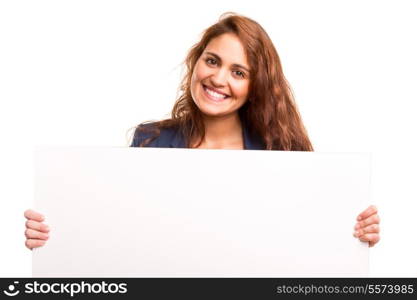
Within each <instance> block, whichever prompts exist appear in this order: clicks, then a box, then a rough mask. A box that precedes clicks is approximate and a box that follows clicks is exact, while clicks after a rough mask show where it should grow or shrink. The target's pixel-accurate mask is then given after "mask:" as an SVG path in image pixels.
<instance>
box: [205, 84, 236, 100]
mask: <svg viewBox="0 0 417 300" xmlns="http://www.w3.org/2000/svg"><path fill="white" fill-rule="evenodd" d="M203 90H204V92H205V94H206V95H207V96H208V97H209V98H210V99H211V100H213V101H223V100H225V99H227V98H230V96H229V95H227V94H224V93H219V92H218V91H214V90H213V89H212V88H210V87H208V86H206V85H204V84H203Z"/></svg>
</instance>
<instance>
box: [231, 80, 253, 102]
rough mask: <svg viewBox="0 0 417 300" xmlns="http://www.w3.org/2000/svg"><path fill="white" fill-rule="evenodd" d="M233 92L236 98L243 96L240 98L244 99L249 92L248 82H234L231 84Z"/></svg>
mask: <svg viewBox="0 0 417 300" xmlns="http://www.w3.org/2000/svg"><path fill="white" fill-rule="evenodd" d="M232 90H233V93H234V94H235V96H236V97H237V98H243V99H242V100H246V98H247V97H248V93H249V83H248V82H246V81H245V82H236V83H235V84H233V85H232Z"/></svg>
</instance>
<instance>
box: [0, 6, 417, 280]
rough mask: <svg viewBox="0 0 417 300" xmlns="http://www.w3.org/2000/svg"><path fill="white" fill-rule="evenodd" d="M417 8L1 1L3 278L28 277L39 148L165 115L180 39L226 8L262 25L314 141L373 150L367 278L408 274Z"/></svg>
mask: <svg viewBox="0 0 417 300" xmlns="http://www.w3.org/2000/svg"><path fill="white" fill-rule="evenodd" d="M414 6H415V3H414V1H411V0H410V1H330V0H329V1H289V0H288V1H266V0H265V1H242V0H239V1H217V0H216V1H214V0H212V1H208V2H202V1H148V2H143V1H86V0H83V1H2V2H0V103H1V104H0V105H1V106H0V143H1V144H0V151H1V155H0V182H1V188H0V228H1V244H0V245H1V247H0V276H10V277H15V276H30V275H31V252H30V251H29V250H27V249H26V248H25V247H24V239H25V238H24V235H23V232H24V221H25V220H24V218H23V211H24V210H25V209H27V208H30V207H31V206H32V204H33V150H34V147H35V146H40V145H79V146H125V145H128V137H129V133H128V129H129V128H131V127H133V126H135V125H136V124H138V123H139V122H142V121H145V120H151V119H159V118H162V117H164V116H165V115H166V114H168V113H169V112H170V109H171V107H172V105H173V103H174V101H175V97H176V93H177V87H178V85H179V81H180V74H181V62H182V61H183V59H184V58H185V55H186V53H187V51H188V49H189V48H190V47H191V46H192V44H193V43H194V42H196V41H198V38H199V34H200V33H201V32H202V31H203V30H204V29H205V28H207V27H208V26H210V25H211V24H213V23H215V22H216V20H217V19H218V17H219V16H220V14H221V13H223V12H226V11H235V12H238V13H241V14H243V15H246V16H248V17H251V18H253V19H255V20H256V21H258V22H259V23H260V24H261V25H262V26H263V27H264V28H265V30H266V31H267V32H268V33H269V35H270V37H271V39H272V40H273V42H274V43H275V46H276V48H277V50H278V53H279V55H280V57H281V60H282V63H283V67H284V72H285V74H286V76H287V78H288V80H289V82H290V83H291V85H292V87H293V89H294V92H295V96H296V100H297V103H298V105H299V108H300V111H301V114H302V116H303V119H304V122H305V125H306V127H307V129H308V132H309V134H310V138H311V139H312V142H313V144H314V146H315V149H316V151H320V152H330V151H339V152H351V151H359V152H371V153H372V155H373V175H372V184H373V186H372V198H373V203H375V204H377V205H378V207H379V209H380V215H381V218H382V223H381V228H382V232H381V237H382V240H381V242H380V243H379V244H378V245H377V246H376V247H375V248H373V249H371V275H373V276H417V259H416V258H415V253H417V241H416V239H417V238H416V233H415V229H416V228H417V218H415V214H416V209H417V204H416V200H417V197H416V196H417V192H416V190H415V187H414V186H413V184H415V178H416V175H415V170H416V169H417V159H416V158H415V153H416V150H417V143H416V141H415V136H416V134H415V132H414V129H415V128H417V121H416V119H415V118H414V115H415V113H416V105H415V102H416V101H417V91H416V83H417V82H416V81H417V80H416V78H417V71H416V70H417V58H416V53H417V41H416V38H415V28H417V19H416V18H415V12H416V11H417V10H416V8H415V7H414ZM130 134H131V132H130ZM74 220H76V216H74ZM353 225H354V220H352V227H353ZM329 226H331V224H329ZM352 231H353V228H352ZM51 234H53V232H52V233H51ZM300 238H302V237H300ZM329 238H331V237H329Z"/></svg>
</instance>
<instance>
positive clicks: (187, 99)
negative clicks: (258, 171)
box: [137, 13, 313, 151]
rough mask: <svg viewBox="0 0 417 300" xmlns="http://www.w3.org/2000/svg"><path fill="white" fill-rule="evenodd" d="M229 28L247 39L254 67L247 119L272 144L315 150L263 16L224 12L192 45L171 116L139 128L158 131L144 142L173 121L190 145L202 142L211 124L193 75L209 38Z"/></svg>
mask: <svg viewBox="0 0 417 300" xmlns="http://www.w3.org/2000/svg"><path fill="white" fill-rule="evenodd" d="M225 33H233V34H235V35H236V36H237V37H238V38H239V40H240V41H241V42H242V44H243V46H244V48H245V52H246V55H247V58H248V63H249V66H250V68H251V72H250V83H249V94H248V100H247V101H246V102H245V104H244V105H243V106H242V107H241V108H240V109H239V116H240V118H241V121H242V123H244V124H245V126H247V127H248V128H249V130H250V131H251V132H252V133H253V134H256V135H258V136H260V137H261V139H262V140H263V142H264V144H265V148H266V150H290V151H313V146H312V144H311V142H310V140H309V138H308V135H307V131H306V129H305V127H304V125H303V122H302V120H301V116H300V113H299V112H298V109H297V106H296V104H295V101H294V97H293V93H292V91H291V88H290V86H289V84H288V82H287V80H286V79H285V77H284V73H283V71H282V65H281V61H280V59H279V56H278V53H277V51H276V49H275V47H274V45H273V43H272V41H271V39H270V38H269V36H268V34H267V33H266V32H265V30H264V29H263V28H262V27H261V26H260V25H259V24H258V23H257V22H255V21H254V20H251V19H249V18H247V17H244V16H241V15H237V14H234V13H226V14H223V15H222V16H221V17H220V19H219V21H218V22H217V23H215V24H214V25H212V26H210V27H209V28H207V29H206V30H205V31H204V32H203V35H202V38H201V40H200V41H199V42H198V43H197V44H195V45H194V46H193V47H192V48H191V49H190V51H189V52H188V55H187V57H186V59H185V62H184V64H185V74H184V77H183V79H182V82H181V86H180V94H179V97H178V99H177V100H176V102H175V105H174V107H173V109H172V112H171V118H170V119H167V120H162V121H159V122H156V123H155V124H156V126H141V125H139V126H138V127H137V130H139V132H140V131H141V130H142V131H146V130H148V131H149V128H150V127H151V131H153V134H152V135H151V137H150V138H147V139H145V140H144V141H143V142H142V143H141V145H140V146H145V145H146V144H148V143H149V142H150V141H151V140H152V139H154V138H156V137H157V136H158V135H159V134H160V130H161V129H163V128H170V127H177V128H179V129H180V130H181V133H182V134H183V136H184V138H185V141H186V145H187V146H188V147H191V145H197V146H198V145H200V144H201V142H202V141H203V139H204V136H205V127H204V123H203V115H202V113H201V112H200V110H199V109H198V107H197V106H196V104H195V103H194V101H193V99H192V96H191V77H192V74H193V70H194V67H195V65H196V63H197V61H198V59H199V58H200V56H201V54H202V53H203V51H204V49H205V48H206V46H207V45H208V43H209V42H210V41H211V40H212V39H214V38H216V37H218V36H220V35H222V34H225ZM142 125H143V124H142Z"/></svg>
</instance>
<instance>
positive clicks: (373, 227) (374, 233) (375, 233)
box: [353, 205, 380, 247]
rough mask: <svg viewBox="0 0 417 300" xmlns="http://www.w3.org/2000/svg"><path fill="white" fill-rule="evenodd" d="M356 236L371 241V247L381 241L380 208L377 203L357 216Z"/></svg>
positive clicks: (364, 240) (363, 240)
mask: <svg viewBox="0 0 417 300" xmlns="http://www.w3.org/2000/svg"><path fill="white" fill-rule="evenodd" d="M356 220H357V221H358V222H357V223H356V225H355V232H354V234H353V236H354V237H357V238H358V239H360V240H361V241H362V242H369V247H373V246H375V244H376V243H378V242H379V239H380V236H379V221H380V218H379V216H378V209H377V208H376V206H375V205H371V206H369V207H368V208H367V209H365V210H364V211H363V212H362V213H361V214H360V215H359V216H358V217H357V218H356Z"/></svg>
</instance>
